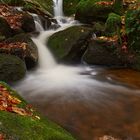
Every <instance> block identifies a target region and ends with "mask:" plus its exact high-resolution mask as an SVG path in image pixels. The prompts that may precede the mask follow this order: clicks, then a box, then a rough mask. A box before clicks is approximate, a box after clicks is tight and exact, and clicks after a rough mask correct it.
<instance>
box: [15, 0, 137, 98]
mask: <svg viewBox="0 0 140 140" xmlns="http://www.w3.org/2000/svg"><path fill="white" fill-rule="evenodd" d="M54 4H55V6H54V10H55V16H59V18H57V21H58V23H59V24H60V25H61V27H60V28H59V29H57V30H47V31H44V30H43V27H42V25H41V23H40V20H39V19H38V18H35V16H34V20H35V23H37V24H36V30H39V31H40V35H39V36H38V37H37V38H32V40H33V41H34V43H35V44H36V46H37V48H38V52H39V63H38V67H37V69H36V70H34V71H32V72H29V73H27V75H26V77H25V78H24V79H23V80H22V81H20V82H19V83H17V84H16V86H15V88H16V89H17V90H18V91H20V92H21V94H22V96H23V97H25V98H27V99H28V98H29V100H31V99H32V100H34V99H35V98H33V97H36V96H42V95H43V98H42V100H43V99H46V98H47V97H48V96H55V95H63V98H67V97H70V96H73V97H74V98H75V99H81V98H84V99H85V98H86V99H87V98H88V99H90V96H95V94H94V92H95V93H96V95H98V96H99V95H101V94H102V95H104V94H105V91H106V92H108V89H110V91H109V92H113V91H114V90H115V91H118V92H129V93H132V92H133V93H134V92H136V93H137V92H139V91H133V90H130V89H127V88H125V87H122V86H119V85H112V84H109V83H107V82H100V81H97V80H95V79H93V78H91V76H92V75H96V74H97V73H98V72H97V71H96V70H94V69H88V68H87V67H86V66H73V67H72V66H65V65H61V64H57V63H56V61H55V59H54V57H53V55H52V53H51V52H50V51H49V49H48V47H47V45H46V44H47V40H48V39H49V37H50V36H51V35H53V34H54V33H56V32H59V31H61V30H64V29H66V28H68V27H71V26H77V24H76V22H75V21H74V20H72V19H71V18H66V17H62V15H63V12H62V0H58V1H55V0H54ZM62 19H65V21H66V22H65V23H63V22H62ZM38 25H39V26H38ZM84 73H88V74H84ZM68 99H69V98H68ZM36 100H38V98H36Z"/></svg>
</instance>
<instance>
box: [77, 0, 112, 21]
mask: <svg viewBox="0 0 140 140" xmlns="http://www.w3.org/2000/svg"><path fill="white" fill-rule="evenodd" d="M101 1H103V0H86V1H85V0H81V1H80V2H79V4H78V5H77V10H76V15H75V19H76V20H79V21H81V22H83V23H92V22H93V21H105V20H106V19H107V17H108V14H109V13H111V12H112V11H113V7H112V5H102V4H98V2H101ZM106 1H109V2H111V1H110V0H106Z"/></svg>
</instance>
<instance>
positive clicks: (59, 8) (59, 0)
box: [53, 0, 64, 17]
mask: <svg viewBox="0 0 140 140" xmlns="http://www.w3.org/2000/svg"><path fill="white" fill-rule="evenodd" d="M53 3H54V15H55V17H63V15H64V14H63V0H53Z"/></svg>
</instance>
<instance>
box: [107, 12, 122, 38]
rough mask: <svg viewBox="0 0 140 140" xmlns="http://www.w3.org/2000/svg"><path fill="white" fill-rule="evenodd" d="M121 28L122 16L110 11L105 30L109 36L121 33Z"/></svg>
mask: <svg viewBox="0 0 140 140" xmlns="http://www.w3.org/2000/svg"><path fill="white" fill-rule="evenodd" d="M120 29H121V16H120V15H117V14H115V13H110V14H109V16H108V18H107V21H106V23H105V32H106V35H107V36H113V35H119V36H120Z"/></svg>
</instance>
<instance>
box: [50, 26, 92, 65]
mask: <svg viewBox="0 0 140 140" xmlns="http://www.w3.org/2000/svg"><path fill="white" fill-rule="evenodd" d="M90 31H91V29H90V28H88V27H84V26H75V27H70V28H68V29H66V30H64V31H60V32H57V33H55V34H54V35H52V36H51V37H50V38H49V41H48V46H49V48H50V50H51V51H52V53H53V54H54V56H55V58H56V59H57V60H58V61H63V62H66V63H79V62H80V61H81V57H82V55H83V53H84V52H85V50H86V48H87V40H88V38H89V35H90Z"/></svg>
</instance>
